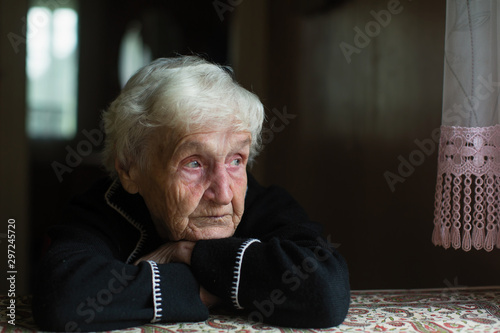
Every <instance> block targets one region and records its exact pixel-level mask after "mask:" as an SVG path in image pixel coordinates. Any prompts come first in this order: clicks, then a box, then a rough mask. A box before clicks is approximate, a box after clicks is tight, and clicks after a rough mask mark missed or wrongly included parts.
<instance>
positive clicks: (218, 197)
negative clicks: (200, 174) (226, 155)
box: [205, 165, 233, 205]
mask: <svg viewBox="0 0 500 333" xmlns="http://www.w3.org/2000/svg"><path fill="white" fill-rule="evenodd" d="M209 181H210V185H209V187H208V188H207V190H206V191H205V198H206V199H208V200H211V201H213V202H214V203H216V204H219V205H228V204H230V203H231V201H232V200H233V191H232V189H231V184H232V179H231V176H230V175H229V173H228V172H227V170H226V167H225V165H218V166H215V167H214V169H213V170H212V174H211V175H210V178H209Z"/></svg>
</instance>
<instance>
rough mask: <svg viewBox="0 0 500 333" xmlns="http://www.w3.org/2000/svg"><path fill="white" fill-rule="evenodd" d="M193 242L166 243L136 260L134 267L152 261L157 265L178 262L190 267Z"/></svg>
mask: <svg viewBox="0 0 500 333" xmlns="http://www.w3.org/2000/svg"><path fill="white" fill-rule="evenodd" d="M195 244H196V243H195V242H189V241H179V242H168V243H165V244H163V245H162V246H160V247H159V248H158V249H156V250H154V251H153V252H151V253H150V254H147V255H145V256H144V257H142V258H140V259H138V260H137V261H136V262H135V263H134V265H138V264H139V263H140V262H141V261H147V260H153V261H154V262H156V263H157V264H168V263H170V262H179V263H185V264H188V265H191V253H192V252H193V248H194V245H195Z"/></svg>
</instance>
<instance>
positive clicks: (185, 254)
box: [134, 241, 220, 308]
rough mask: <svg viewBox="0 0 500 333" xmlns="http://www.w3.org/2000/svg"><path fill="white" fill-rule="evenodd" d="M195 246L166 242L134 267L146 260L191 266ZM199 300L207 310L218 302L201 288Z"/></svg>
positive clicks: (188, 243)
mask: <svg viewBox="0 0 500 333" xmlns="http://www.w3.org/2000/svg"><path fill="white" fill-rule="evenodd" d="M195 244H196V243H195V242H190V241H178V242H167V243H165V244H163V245H162V246H160V247H159V248H158V249H156V250H155V251H153V252H151V253H149V254H147V255H145V256H144V257H142V258H140V259H138V260H137V261H136V262H134V265H138V264H139V263H140V262H141V261H148V260H152V261H154V262H156V263H157V264H168V263H174V262H176V263H184V264H187V265H191V254H192V252H193V248H194V246H195ZM200 298H201V301H202V302H203V304H205V306H207V307H208V308H210V307H212V306H214V305H216V304H218V303H219V302H220V299H219V298H218V297H217V296H215V295H213V294H211V293H209V292H208V291H207V290H206V289H205V288H203V287H202V286H200Z"/></svg>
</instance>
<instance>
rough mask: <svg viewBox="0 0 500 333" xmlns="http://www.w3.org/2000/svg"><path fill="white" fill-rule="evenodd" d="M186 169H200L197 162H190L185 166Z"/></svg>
mask: <svg viewBox="0 0 500 333" xmlns="http://www.w3.org/2000/svg"><path fill="white" fill-rule="evenodd" d="M186 167H188V168H192V169H195V168H199V167H201V164H200V162H198V161H192V162H189V163H188V164H186Z"/></svg>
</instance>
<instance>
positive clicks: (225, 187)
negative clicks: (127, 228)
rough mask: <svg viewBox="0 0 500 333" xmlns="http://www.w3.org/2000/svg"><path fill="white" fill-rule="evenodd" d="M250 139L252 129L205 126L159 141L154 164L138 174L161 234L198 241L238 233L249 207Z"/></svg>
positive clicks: (138, 179) (139, 184) (139, 186)
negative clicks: (176, 137) (247, 203)
mask: <svg viewBox="0 0 500 333" xmlns="http://www.w3.org/2000/svg"><path fill="white" fill-rule="evenodd" d="M161 138H162V137H161V136H160V141H161V140H162V139H161ZM163 138H164V141H165V142H166V135H165V136H164V137H163ZM250 142H251V136H250V133H249V132H233V131H230V130H210V129H206V130H200V131H196V132H194V133H189V134H187V135H185V136H182V137H181V138H180V139H179V140H178V141H177V142H175V143H174V144H171V145H167V144H163V143H160V145H159V148H158V149H157V152H156V153H154V154H152V158H153V161H152V163H151V167H150V168H149V170H147V171H146V172H141V171H139V172H137V174H136V176H135V179H136V180H135V184H136V185H137V188H138V192H139V193H140V194H141V195H142V197H143V198H144V200H145V202H146V204H147V206H148V209H149V211H150V213H151V216H152V218H153V221H154V222H155V225H156V229H157V230H158V232H159V234H160V236H162V237H163V238H165V239H169V240H191V241H196V240H200V239H216V238H225V237H230V236H232V235H233V234H234V232H235V230H236V227H237V226H238V224H239V222H240V220H241V217H242V215H243V210H244V201H245V193H246V189H247V174H246V165H247V161H248V157H249V151H250Z"/></svg>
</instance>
